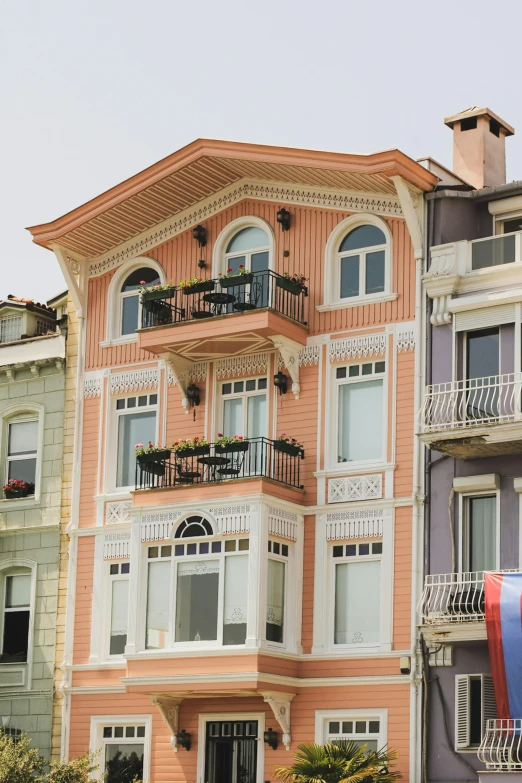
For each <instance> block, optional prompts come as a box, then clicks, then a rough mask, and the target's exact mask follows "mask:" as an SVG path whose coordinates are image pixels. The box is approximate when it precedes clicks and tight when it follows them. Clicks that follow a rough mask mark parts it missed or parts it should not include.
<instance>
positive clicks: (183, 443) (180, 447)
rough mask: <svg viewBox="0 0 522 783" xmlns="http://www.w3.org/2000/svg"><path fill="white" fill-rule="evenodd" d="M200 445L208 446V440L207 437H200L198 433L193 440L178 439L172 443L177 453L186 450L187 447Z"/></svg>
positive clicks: (192, 447)
mask: <svg viewBox="0 0 522 783" xmlns="http://www.w3.org/2000/svg"><path fill="white" fill-rule="evenodd" d="M198 446H208V440H205V438H200V437H198V436H197V435H196V437H195V438H192V440H190V439H189V440H177V441H176V442H175V443H173V444H172V448H173V449H174V452H176V453H177V452H178V451H186V450H187V449H195V448H197V447H198Z"/></svg>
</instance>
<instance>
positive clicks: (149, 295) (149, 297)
mask: <svg viewBox="0 0 522 783" xmlns="http://www.w3.org/2000/svg"><path fill="white" fill-rule="evenodd" d="M175 292H176V289H175V288H174V286H171V287H170V288H163V289H159V290H158V291H144V292H143V294H142V295H141V301H142V302H155V301H156V300H157V299H172V297H173V296H174V294H175Z"/></svg>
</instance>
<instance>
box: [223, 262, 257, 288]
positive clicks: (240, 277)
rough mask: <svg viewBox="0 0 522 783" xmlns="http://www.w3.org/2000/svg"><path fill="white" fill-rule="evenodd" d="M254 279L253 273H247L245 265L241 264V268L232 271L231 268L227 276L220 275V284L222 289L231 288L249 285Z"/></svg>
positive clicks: (226, 273)
mask: <svg viewBox="0 0 522 783" xmlns="http://www.w3.org/2000/svg"><path fill="white" fill-rule="evenodd" d="M253 279H254V273H253V272H247V270H246V269H245V265H244V264H239V267H238V268H237V269H236V270H235V271H232V268H231V267H229V268H228V269H227V271H226V272H225V274H221V273H220V274H219V284H220V286H221V288H231V287H232V286H233V285H247V284H248V283H251V282H252V281H253Z"/></svg>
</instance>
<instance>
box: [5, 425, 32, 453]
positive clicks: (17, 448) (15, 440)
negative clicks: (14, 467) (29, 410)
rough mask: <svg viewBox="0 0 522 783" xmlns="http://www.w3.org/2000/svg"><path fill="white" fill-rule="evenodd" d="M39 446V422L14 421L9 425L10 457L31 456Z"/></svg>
mask: <svg viewBox="0 0 522 783" xmlns="http://www.w3.org/2000/svg"><path fill="white" fill-rule="evenodd" d="M37 444H38V422H37V421H13V422H11V424H10V425H9V447H8V448H9V451H8V454H9V456H10V457H11V456H14V455H15V454H31V453H34V452H35V451H36V447H37Z"/></svg>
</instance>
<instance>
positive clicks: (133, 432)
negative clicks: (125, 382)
mask: <svg viewBox="0 0 522 783" xmlns="http://www.w3.org/2000/svg"><path fill="white" fill-rule="evenodd" d="M149 440H150V441H152V442H153V443H154V442H155V440H156V411H148V412H147V413H128V414H123V415H121V416H120V417H119V420H118V464H117V470H116V486H118V487H130V486H132V485H133V484H134V479H135V471H136V457H135V456H134V446H135V445H136V443H144V444H145V445H146V444H147V443H148V442H149Z"/></svg>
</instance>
